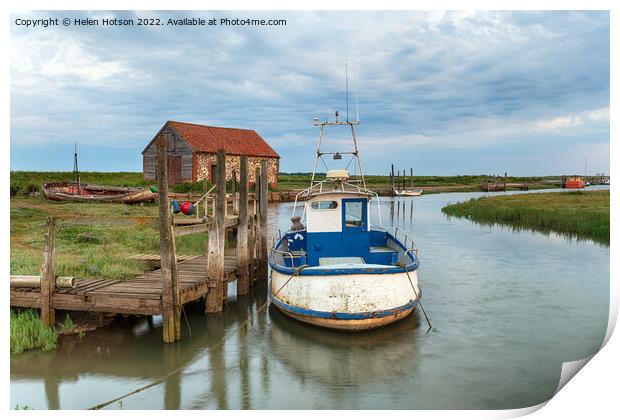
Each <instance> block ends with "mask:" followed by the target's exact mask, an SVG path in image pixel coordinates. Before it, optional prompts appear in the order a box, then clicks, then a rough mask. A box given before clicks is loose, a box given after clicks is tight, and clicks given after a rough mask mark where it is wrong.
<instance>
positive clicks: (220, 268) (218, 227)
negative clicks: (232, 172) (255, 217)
mask: <svg viewBox="0 0 620 420" xmlns="http://www.w3.org/2000/svg"><path fill="white" fill-rule="evenodd" d="M215 175H216V176H215V177H216V190H217V191H216V196H215V224H214V225H212V226H211V229H209V234H210V235H212V236H210V237H209V254H208V255H209V257H208V263H207V264H208V267H207V270H208V271H207V273H208V276H209V279H210V280H213V281H215V282H216V285H217V286H216V287H215V288H213V289H211V290H209V294H208V295H207V308H206V311H207V312H209V313H214V312H221V311H222V302H223V299H224V282H225V279H224V242H225V241H224V235H225V231H226V154H225V153H224V150H223V149H220V150H218V151H217V165H216V174H215ZM214 257H215V258H214Z"/></svg>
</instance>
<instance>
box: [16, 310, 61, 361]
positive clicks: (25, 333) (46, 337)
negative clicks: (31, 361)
mask: <svg viewBox="0 0 620 420" xmlns="http://www.w3.org/2000/svg"><path fill="white" fill-rule="evenodd" d="M10 338H11V353H15V354H17V353H22V352H24V351H26V350H33V349H41V350H43V351H50V350H54V349H55V348H56V343H57V341H58V334H57V333H56V331H54V330H53V329H52V328H46V327H45V325H43V322H42V321H41V318H40V317H39V314H38V313H37V311H35V310H26V311H21V312H15V311H11V326H10Z"/></svg>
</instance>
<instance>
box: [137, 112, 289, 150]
mask: <svg viewBox="0 0 620 420" xmlns="http://www.w3.org/2000/svg"><path fill="white" fill-rule="evenodd" d="M171 123H172V124H171ZM174 123H177V124H187V125H195V126H198V127H207V128H223V129H226V130H242V131H250V132H252V133H254V134H256V136H257V137H258V138H259V139H260V140H262V141H263V142H264V143H265V145H266V146H267V147H268V148H269V149H270V150H271V151H272V152H273V154H274V156H270V155H260V154H251V155H247V156H255V157H267V158H273V159H280V158H281V157H280V154H279V153H278V152H276V151H275V149H274V148H273V147H271V145H270V144H269V143H267V141H266V140H265V139H264V138H263V137H262V136H261V135H260V134H258V132H257V131H256V130H251V129H248V128H235V127H216V126H212V125H203V124H194V123H186V122H182V121H174V120H168V121H166V123H165V124H164V125H163V126H162V127H161V128H160V129H159V131H158V132H157V134H155V136H154V137H153V139H152V140H151V141H150V142H149V143H148V144H147V145H146V147H145V148H144V150H142V153H141V154H142V155H143V154H144V153H145V152H146V150H147V149H148V148H149V147H151V144H153V142H154V141H155V140H156V139H157V137H159V135H160V134H161V133H162V132H163V131H164V129H165V128H166V127H168V126H170V128H171V129H172V130H174V132H175V133H176V134H177V135H178V136H179V137H180V138H182V139H183V141H184V142H185V143H186V144H187V145H188V146H189V148H190V149H192V152H195V153H215V152H209V151H204V150H196V149H194V147H192V144H191V143H190V142H189V141H187V140H186V139H185V138H184V137H183V134H182V133H180V132H179V131H178V130H177V129H176V128H175V127H174V125H173V124H174ZM226 154H228V155H231V156H244V155H243V154H239V153H226Z"/></svg>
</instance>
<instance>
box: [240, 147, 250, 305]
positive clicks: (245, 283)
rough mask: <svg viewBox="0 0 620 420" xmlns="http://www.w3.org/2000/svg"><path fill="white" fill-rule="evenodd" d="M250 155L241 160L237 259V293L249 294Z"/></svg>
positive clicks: (242, 157)
mask: <svg viewBox="0 0 620 420" xmlns="http://www.w3.org/2000/svg"><path fill="white" fill-rule="evenodd" d="M248 193H249V184H248V157H247V156H241V161H240V162H239V225H238V226H237V259H238V262H239V277H238V278H237V295H247V294H248V292H249V289H250V270H249V266H248V262H249V259H248V233H249V227H248Z"/></svg>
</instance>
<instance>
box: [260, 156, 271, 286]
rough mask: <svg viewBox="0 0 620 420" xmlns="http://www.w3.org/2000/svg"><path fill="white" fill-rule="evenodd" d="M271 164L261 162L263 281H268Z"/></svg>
mask: <svg viewBox="0 0 620 420" xmlns="http://www.w3.org/2000/svg"><path fill="white" fill-rule="evenodd" d="M268 164H269V162H268V161H267V160H263V161H261V174H260V198H259V203H258V208H259V215H260V231H259V238H260V240H259V247H260V251H259V255H260V262H259V267H260V269H259V272H258V277H259V278H260V279H261V280H267V206H268V204H267V203H268V199H269V189H268V186H269V174H268V170H269V167H268Z"/></svg>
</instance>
